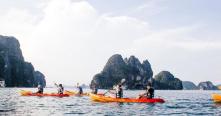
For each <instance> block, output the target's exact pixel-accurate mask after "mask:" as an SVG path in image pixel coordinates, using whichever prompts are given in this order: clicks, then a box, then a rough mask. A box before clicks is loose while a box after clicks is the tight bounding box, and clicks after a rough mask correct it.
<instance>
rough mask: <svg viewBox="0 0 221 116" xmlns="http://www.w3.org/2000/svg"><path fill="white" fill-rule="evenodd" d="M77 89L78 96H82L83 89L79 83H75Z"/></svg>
mask: <svg viewBox="0 0 221 116" xmlns="http://www.w3.org/2000/svg"><path fill="white" fill-rule="evenodd" d="M77 88H78V94H83V89H82V87H81V86H80V85H79V83H77Z"/></svg>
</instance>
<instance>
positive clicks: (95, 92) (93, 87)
mask: <svg viewBox="0 0 221 116" xmlns="http://www.w3.org/2000/svg"><path fill="white" fill-rule="evenodd" d="M91 93H93V94H97V93H98V88H97V86H96V85H93V86H92V92H91Z"/></svg>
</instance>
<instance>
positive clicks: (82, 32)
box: [0, 0, 221, 85]
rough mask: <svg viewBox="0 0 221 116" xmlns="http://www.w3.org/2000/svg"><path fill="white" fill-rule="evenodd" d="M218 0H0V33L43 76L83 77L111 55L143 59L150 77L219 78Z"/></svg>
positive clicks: (98, 68)
mask: <svg viewBox="0 0 221 116" xmlns="http://www.w3.org/2000/svg"><path fill="white" fill-rule="evenodd" d="M220 5H221V1H220V0H213V1H211V0H88V1H84V0H32V1H31V0H19V1H18V0H0V34H1V35H8V36H15V37H16V38H17V39H18V40H19V41H20V43H21V48H22V51H23V55H24V57H25V60H26V61H29V62H32V64H33V65H34V67H35V69H36V70H40V71H41V72H43V73H44V74H45V76H46V79H47V82H48V83H49V84H51V83H52V82H60V83H64V84H67V85H74V84H76V83H77V82H80V83H87V84H88V83H89V82H90V81H91V79H92V77H93V76H94V75H95V74H96V73H99V72H100V71H101V70H102V68H103V67H104V65H105V63H106V62H107V60H108V58H109V57H110V56H111V55H113V54H116V53H118V54H122V55H123V57H129V56H130V55H135V56H137V57H138V58H139V59H140V60H141V62H142V60H145V59H148V60H149V62H150V63H151V65H152V69H153V71H154V75H156V74H157V73H159V72H160V71H162V70H168V71H170V72H171V73H173V74H174V75H175V76H176V77H178V78H180V79H181V80H183V81H186V80H190V81H193V82H195V83H196V84H198V82H200V81H206V80H210V81H212V82H213V83H215V84H218V83H221V81H220V78H221V62H220V60H221V38H220V37H221V33H220V30H221V15H220V12H221V7H220Z"/></svg>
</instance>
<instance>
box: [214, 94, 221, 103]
mask: <svg viewBox="0 0 221 116" xmlns="http://www.w3.org/2000/svg"><path fill="white" fill-rule="evenodd" d="M212 99H213V101H214V102H219V103H221V95H220V94H215V93H214V94H212Z"/></svg>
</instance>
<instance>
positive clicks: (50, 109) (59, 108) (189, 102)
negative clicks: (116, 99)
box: [0, 88, 221, 116]
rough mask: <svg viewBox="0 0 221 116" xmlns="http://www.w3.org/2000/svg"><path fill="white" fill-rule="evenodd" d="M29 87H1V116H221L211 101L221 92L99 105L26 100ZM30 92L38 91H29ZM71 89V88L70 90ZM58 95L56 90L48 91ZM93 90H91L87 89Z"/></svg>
mask: <svg viewBox="0 0 221 116" xmlns="http://www.w3.org/2000/svg"><path fill="white" fill-rule="evenodd" d="M21 89H25V88H0V115H1V116H2V115H3V116H4V115H6V116H7V115H9V116H26V115H30V116H47V115H55V116H62V115H67V116H69V115H71V116H72V115H87V116H88V115H96V116H97V115H127V116H129V115H143V116H146V115H174V116H178V115H181V116H183V115H206V116H208V115H221V104H215V103H213V101H212V100H211V96H210V95H211V94H212V93H220V94H221V91H156V93H155V94H156V96H159V97H161V98H164V99H165V100H166V103H163V104H160V103H156V104H146V103H98V102H93V101H91V100H90V99H89V97H87V96H85V97H75V96H71V97H63V98H58V97H22V96H20V95H19V93H18V91H19V90H21ZM26 90H33V91H34V90H35V89H30V88H26ZM68 90H71V89H68ZM45 91H47V92H55V91H56V90H55V88H54V89H53V88H47V89H46V90H45ZM87 91H89V90H87ZM140 92H141V91H126V90H125V91H124V95H125V96H126V97H135V96H136V95H137V94H139V93H140Z"/></svg>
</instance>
